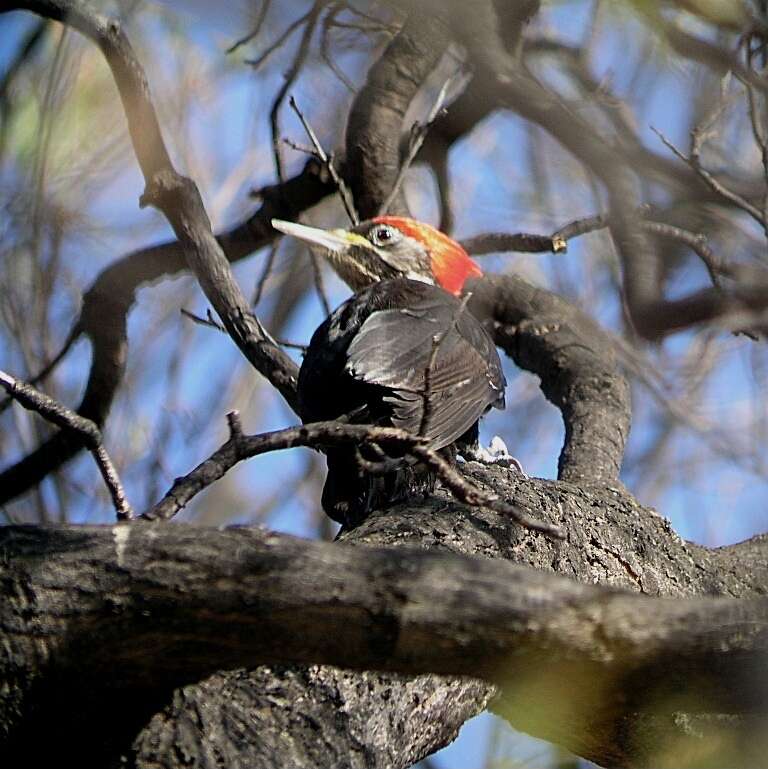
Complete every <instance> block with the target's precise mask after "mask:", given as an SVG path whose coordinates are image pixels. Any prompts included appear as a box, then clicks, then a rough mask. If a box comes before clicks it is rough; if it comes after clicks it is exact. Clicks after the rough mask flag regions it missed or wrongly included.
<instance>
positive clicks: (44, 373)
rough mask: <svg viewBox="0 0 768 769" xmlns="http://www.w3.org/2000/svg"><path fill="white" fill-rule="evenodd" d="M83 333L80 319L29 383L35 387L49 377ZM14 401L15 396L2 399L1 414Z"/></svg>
mask: <svg viewBox="0 0 768 769" xmlns="http://www.w3.org/2000/svg"><path fill="white" fill-rule="evenodd" d="M82 333H83V329H82V327H81V325H80V321H79V320H78V321H77V323H75V325H74V326H72V330H71V331H70V332H69V334H67V338H66V339H65V340H64V344H63V345H62V346H61V349H60V350H59V351H58V352H57V353H56V355H54V356H53V358H51V360H49V361H48V363H46V364H45V365H44V366H43V367H42V368H41V369H40V371H38V372H37V374H35V376H33V377H32V378H31V379H29V380H28V382H27V384H30V385H32V386H33V387H35V386H36V385H38V384H40V382H42V381H43V380H45V379H47V378H48V376H49V375H50V374H51V372H52V371H53V370H54V369H55V368H56V366H58V365H59V363H61V361H62V360H63V359H64V356H65V355H66V354H67V353H68V352H69V351H70V350H71V349H72V345H73V344H74V343H75V342H76V341H77V340H78V339H79V338H80V336H81V335H82ZM11 403H13V398H11V397H8V398H4V399H3V400H2V401H0V414H2V413H3V412H4V411H5V410H6V409H7V408H8V406H10V405H11Z"/></svg>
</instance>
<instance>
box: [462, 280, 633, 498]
mask: <svg viewBox="0 0 768 769" xmlns="http://www.w3.org/2000/svg"><path fill="white" fill-rule="evenodd" d="M472 291H473V296H472V300H471V302H470V308H471V309H472V312H473V313H474V314H475V315H476V316H477V317H479V318H481V319H482V320H484V321H486V322H489V323H490V324H492V331H493V334H494V338H495V340H496V344H498V345H499V346H500V347H502V348H503V349H504V350H505V351H506V353H507V354H508V355H509V356H510V357H511V358H512V359H513V360H514V361H515V363H517V365H518V366H520V367H521V368H524V369H526V370H528V371H531V372H532V373H534V374H537V375H538V376H539V377H540V378H541V389H542V391H543V392H544V394H545V395H546V397H547V398H548V399H549V400H550V401H552V403H554V404H555V406H557V407H558V408H559V409H560V412H561V413H562V415H563V422H564V423H565V443H564V444H563V448H562V451H561V452H560V459H559V461H558V477H559V478H561V479H562V480H570V481H577V480H579V481H583V480H594V481H601V482H604V483H616V482H618V478H619V472H620V470H621V463H622V460H623V457H624V447H625V445H626V441H627V438H628V437H629V427H630V421H631V413H632V412H631V402H630V391H629V384H628V383H627V381H626V379H624V377H623V376H622V375H621V373H620V372H619V370H618V368H617V364H616V360H615V356H614V351H613V344H612V342H611V340H610V338H609V337H608V336H607V335H606V334H605V333H604V332H603V331H602V329H601V328H600V327H599V326H598V324H597V323H595V322H594V321H593V320H592V319H591V318H590V317H589V316H588V315H586V313H584V312H582V311H581V310H579V309H577V308H576V307H574V306H573V305H572V304H570V303H569V302H567V301H566V300H565V299H563V298H562V297H560V296H557V295H556V294H553V293H551V292H549V291H546V290H545V289H542V288H537V287H534V286H532V285H531V284H529V283H527V282H526V281H524V280H523V279H522V278H519V277H517V276H515V275H504V276H501V275H498V276H492V277H490V276H489V277H486V278H483V279H482V280H480V281H478V282H477V283H476V284H474V285H473V286H472Z"/></svg>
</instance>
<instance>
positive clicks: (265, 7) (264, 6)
mask: <svg viewBox="0 0 768 769" xmlns="http://www.w3.org/2000/svg"><path fill="white" fill-rule="evenodd" d="M271 5H272V0H261V7H260V8H259V15H258V16H257V17H256V21H255V23H254V25H253V29H252V30H251V31H250V32H249V33H248V34H247V35H245V36H244V37H241V38H240V39H239V40H237V41H236V42H234V43H233V44H232V45H231V46H230V47H229V48H227V53H234V52H235V51H236V50H237V49H238V48H240V46H243V45H245V44H246V43H250V42H251V40H253V38H254V37H256V35H258V34H259V32H260V31H261V28H262V26H264V21H265V20H266V18H267V14H268V13H269V8H270V6H271ZM249 63H250V62H249Z"/></svg>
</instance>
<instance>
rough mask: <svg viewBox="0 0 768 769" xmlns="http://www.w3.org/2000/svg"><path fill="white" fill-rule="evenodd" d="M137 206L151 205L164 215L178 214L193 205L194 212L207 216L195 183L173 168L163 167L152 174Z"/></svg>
mask: <svg viewBox="0 0 768 769" xmlns="http://www.w3.org/2000/svg"><path fill="white" fill-rule="evenodd" d="M139 206H140V207H141V208H146V207H147V206H153V207H154V208H157V209H158V210H160V211H162V212H163V213H164V214H165V215H166V216H171V215H173V214H177V215H178V213H180V212H181V210H183V209H185V208H186V209H187V210H190V209H191V208H192V207H193V208H194V209H195V213H196V214H198V213H202V214H203V216H205V218H206V220H207V218H208V217H207V215H206V214H205V209H204V207H203V201H202V199H201V197H200V192H199V190H198V189H197V185H196V184H195V183H194V182H193V181H192V179H190V178H189V177H187V176H182V175H181V174H179V173H177V172H176V171H175V170H174V169H173V168H163V169H162V170H160V171H158V172H157V173H155V174H153V175H152V177H151V179H150V180H149V181H148V182H147V186H146V187H145V189H144V192H143V193H142V195H141V197H140V198H139Z"/></svg>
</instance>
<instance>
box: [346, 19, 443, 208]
mask: <svg viewBox="0 0 768 769" xmlns="http://www.w3.org/2000/svg"><path fill="white" fill-rule="evenodd" d="M448 42H449V40H448V37H447V30H445V29H444V28H443V27H442V26H441V24H440V22H439V19H438V18H433V19H430V23H429V24H425V23H424V16H423V14H422V13H420V12H418V11H417V12H414V13H413V14H412V15H410V16H409V17H408V19H407V20H406V22H405V24H404V25H403V27H402V29H401V30H400V32H399V33H398V35H397V36H396V37H395V38H394V40H393V41H392V42H391V43H390V44H389V46H388V47H387V49H386V50H385V51H384V53H383V54H382V56H381V57H380V58H379V60H378V61H377V62H376V63H375V64H374V65H373V66H372V67H371V68H370V70H369V71H368V77H367V79H366V82H365V85H364V86H363V87H362V88H361V89H360V91H359V93H358V95H357V98H356V99H355V101H354V103H353V105H352V109H351V111H350V114H349V121H348V124H347V136H346V147H347V160H348V166H347V179H348V181H349V184H350V187H351V188H352V193H353V195H354V198H355V205H356V207H357V211H358V213H359V214H360V216H361V218H363V219H367V218H369V217H371V216H375V215H376V214H377V213H379V209H380V207H381V205H382V203H384V201H385V200H387V199H388V197H389V193H390V192H391V190H392V189H393V188H394V186H395V182H396V180H397V177H398V172H399V169H400V161H401V158H400V137H401V135H402V132H403V128H404V126H403V121H404V119H405V113H406V111H407V109H408V107H409V105H410V104H411V102H412V101H413V99H414V97H415V96H416V94H417V93H418V91H419V89H420V88H421V87H422V85H423V84H424V81H425V80H426V79H427V77H428V75H429V74H430V72H432V70H433V69H434V68H435V66H436V65H437V63H438V62H439V61H440V58H441V56H442V55H443V52H444V51H445V49H446V48H447V46H448ZM407 212H408V209H407V205H406V203H405V198H404V197H403V193H402V190H400V192H399V194H398V195H396V197H395V198H394V200H392V201H390V210H389V213H390V214H404V213H407Z"/></svg>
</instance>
